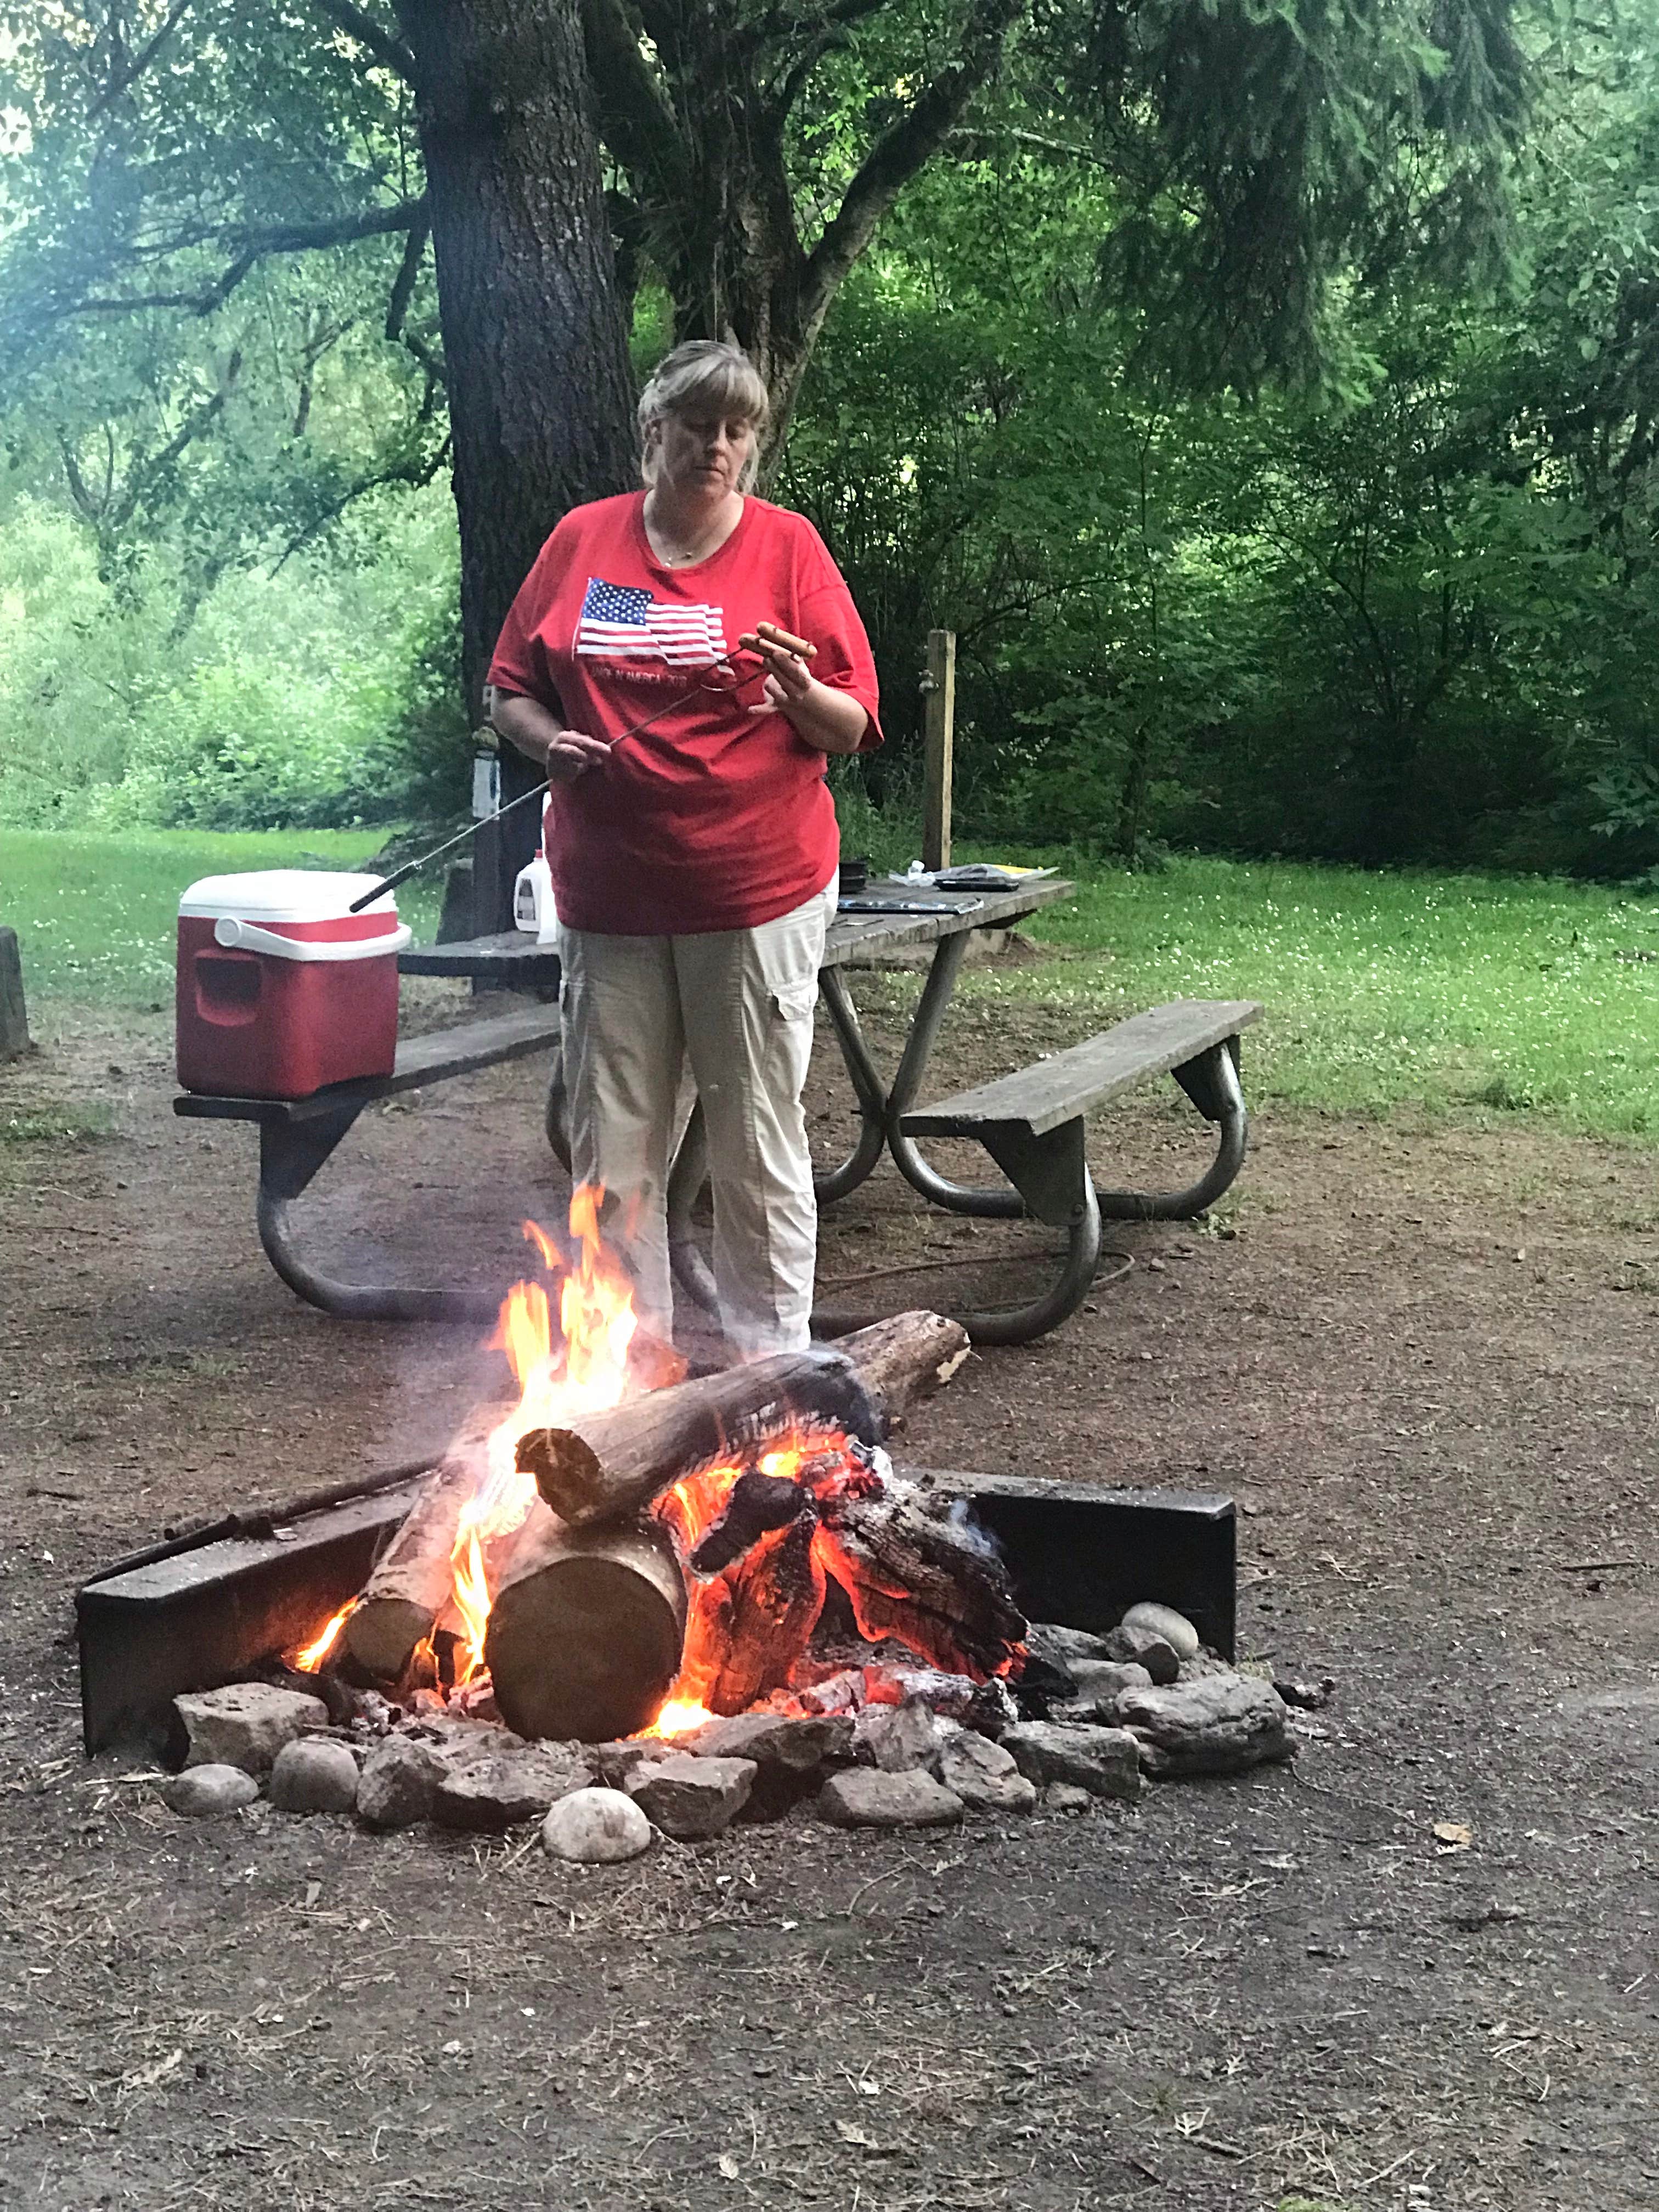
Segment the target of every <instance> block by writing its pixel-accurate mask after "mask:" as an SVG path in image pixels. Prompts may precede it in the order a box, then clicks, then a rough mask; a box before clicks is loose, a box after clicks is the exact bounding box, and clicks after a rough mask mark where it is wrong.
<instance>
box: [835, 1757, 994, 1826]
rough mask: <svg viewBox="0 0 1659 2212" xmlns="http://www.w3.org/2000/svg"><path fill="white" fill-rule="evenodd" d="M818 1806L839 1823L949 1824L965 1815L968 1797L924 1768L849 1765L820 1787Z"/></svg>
mask: <svg viewBox="0 0 1659 2212" xmlns="http://www.w3.org/2000/svg"><path fill="white" fill-rule="evenodd" d="M818 1811H819V1813H820V1814H822V1815H823V1818H824V1819H825V1820H828V1821H829V1822H830V1823H831V1825H832V1826H835V1827H837V1828H945V1827H950V1826H953V1825H954V1824H955V1823H956V1822H957V1821H958V1820H960V1819H961V1818H962V1800H961V1798H960V1797H958V1796H957V1794H956V1792H955V1790H947V1789H946V1788H945V1785H944V1784H943V1783H942V1782H935V1781H934V1779H933V1776H932V1775H931V1774H924V1773H923V1772H922V1771H921V1768H920V1767H915V1768H913V1769H912V1770H911V1771H910V1772H908V1773H907V1774H890V1773H889V1772H888V1771H886V1769H885V1768H884V1767H880V1766H849V1767H848V1768H847V1770H846V1771H845V1772H844V1773H841V1774H832V1775H831V1776H830V1777H829V1780H828V1781H827V1782H826V1783H825V1784H824V1785H823V1789H822V1790H820V1791H819V1792H818Z"/></svg>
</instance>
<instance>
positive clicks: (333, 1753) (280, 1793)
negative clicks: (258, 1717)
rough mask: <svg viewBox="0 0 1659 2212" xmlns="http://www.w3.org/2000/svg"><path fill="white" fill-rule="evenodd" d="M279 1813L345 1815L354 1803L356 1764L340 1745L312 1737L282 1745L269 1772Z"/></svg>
mask: <svg viewBox="0 0 1659 2212" xmlns="http://www.w3.org/2000/svg"><path fill="white" fill-rule="evenodd" d="M270 1802H271V1803H272V1804H273V1805H274V1806H276V1809H277V1811H278V1812H280V1813H349V1811H350V1810H351V1808H352V1807H353V1806H354V1805H355V1804H356V1802H357V1762H356V1759H354V1758H353V1757H352V1755H351V1753H350V1752H349V1751H348V1750H347V1748H346V1747H345V1745H344V1744H343V1743H331V1742H329V1741H327V1740H326V1739H322V1740H319V1739H317V1738H315V1737H313V1738H310V1739H307V1740H306V1741H301V1742H299V1743H285V1744H284V1745H283V1747H282V1749H281V1750H280V1751H279V1752H278V1753H277V1754H276V1765H274V1766H273V1767H272V1768H271V1770H270Z"/></svg>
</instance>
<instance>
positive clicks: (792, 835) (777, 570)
mask: <svg viewBox="0 0 1659 2212" xmlns="http://www.w3.org/2000/svg"><path fill="white" fill-rule="evenodd" d="M644 509H645V495H644V494H643V493H642V492H628V493H624V494H623V495H622V496H621V497H619V498H617V499H601V500H596V501H593V503H592V505H591V506H588V507H574V508H573V509H572V511H571V512H570V513H568V514H567V515H566V516H565V518H564V520H562V522H561V523H560V524H559V526H558V527H557V529H556V530H555V532H553V535H552V536H551V537H550V538H549V539H548V541H547V543H546V544H545V545H544V546H543V548H542V550H541V551H540V553H539V554H538V556H537V559H536V565H535V567H534V568H532V570H531V572H530V574H529V575H528V576H527V577H526V579H525V580H524V583H523V585H522V586H520V591H519V595H518V597H517V599H514V600H513V606H512V610H511V611H510V612H509V614H508V616H507V621H506V623H504V624H503V626H502V629H501V638H500V641H499V642H498V643H497V645H496V647H495V659H494V660H492V661H491V663H490V666H489V681H490V683H491V684H495V685H496V686H497V687H498V688H499V689H500V690H503V691H515V692H519V693H520V694H522V695H523V696H525V697H526V698H530V699H535V700H538V701H539V702H540V703H541V704H542V705H543V706H544V707H545V708H547V709H548V710H549V712H550V714H556V715H558V717H559V718H560V720H562V722H563V724H564V726H565V727H566V728H567V729H571V730H581V731H585V732H586V733H587V734H588V735H589V736H590V737H595V738H606V739H610V740H613V741H614V740H616V739H618V738H621V737H622V733H623V732H624V731H625V730H628V729H630V728H631V727H632V726H633V725H634V724H635V723H636V722H639V721H641V720H644V718H645V717H646V716H647V715H648V714H652V713H653V710H654V709H655V708H658V707H659V706H663V707H669V702H681V703H677V704H674V705H672V706H671V707H670V710H669V711H668V712H667V713H665V714H663V715H662V718H661V720H658V721H653V723H652V725H651V726H650V728H649V729H647V730H641V731H640V732H638V733H637V735H635V736H632V737H629V738H627V740H626V741H625V742H623V743H621V744H617V749H616V750H615V751H614V752H613V753H612V754H611V757H610V758H609V759H608V760H606V761H603V762H601V763H599V766H598V767H596V768H592V769H588V770H587V772H586V774H585V775H580V776H579V777H578V778H577V779H576V781H574V783H568V784H561V785H559V786H557V787H556V789H555V791H554V793H553V799H552V804H551V805H550V809H549V821H548V833H547V856H548V860H549V863H550V866H551V869H552V875H553V892H554V897H555V899H556V902H557V905H558V909H559V919H560V921H562V922H564V923H566V924H567V925H568V927H570V928H572V929H586V930H597V931H600V932H603V933H606V934H609V935H617V936H638V937H659V936H678V935H683V934H684V935H690V934H695V933H700V932H702V931H705V930H715V929H752V928H754V927H757V925H758V924H759V923H761V922H763V921H775V919H776V917H777V916H778V915H781V914H787V913H788V912H789V911H790V910H791V908H794V907H798V906H799V905H801V904H802V903H803V902H805V900H807V899H809V898H811V897H812V896H813V895H814V894H815V893H816V892H817V891H821V890H823V887H824V885H825V884H827V883H828V882H829V878H830V877H831V875H832V874H833V873H834V872H835V869H836V860H837V858H838V855H839V851H840V840H839V836H838V833H837V830H836V810H835V805H834V803H833V801H832V800H831V799H830V797H829V788H828V786H827V785H826V784H825V781H824V775H825V772H826V769H827V768H828V765H829V763H828V760H827V758H826V757H825V755H824V754H823V753H822V752H820V751H819V750H817V747H816V746H814V745H809V744H807V743H806V742H805V739H804V738H800V737H798V736H797V735H796V733H795V731H794V729H793V726H791V724H790V723H789V721H788V720H787V718H786V717H785V716H784V715H782V714H750V713H749V712H748V711H747V710H748V708H749V707H750V705H751V704H753V703H755V702H757V701H759V700H760V698H761V697H762V687H761V684H760V682H759V681H758V679H757V681H756V682H754V683H752V684H749V685H747V686H746V687H745V688H744V690H741V691H738V692H735V693H733V692H730V691H708V690H695V689H694V688H693V687H694V686H695V685H696V680H697V677H698V674H699V672H700V671H708V670H710V669H712V668H713V666H714V663H715V662H716V661H718V660H719V659H720V657H721V655H722V654H724V653H729V652H732V651H734V650H735V649H736V647H737V642H738V636H739V635H740V634H741V633H742V632H743V631H744V630H751V629H754V627H755V625H756V623H760V622H775V623H780V624H781V626H782V627H783V628H784V629H787V630H793V632H794V633H795V635H797V636H799V637H805V638H809V639H810V640H811V642H812V643H813V644H814V645H816V646H817V659H815V660H814V661H813V662H812V664H811V666H812V673H813V675H814V676H816V677H817V678H818V680H819V681H820V683H823V684H834V685H835V686H836V688H837V689H838V690H844V691H848V692H850V693H851V694H852V696H853V697H854V698H855V699H856V700H857V701H858V702H859V703H860V706H862V707H863V708H865V709H866V712H867V713H868V714H869V716H870V726H869V728H868V730H867V731H866V733H865V738H864V747H865V749H868V748H870V747H872V746H874V745H878V744H880V743H881V732H880V729H879V727H878V724H877V720H876V706H877V696H876V671H875V663H874V661H873V660H872V658H871V653H870V641H869V640H868V638H867V637H866V635H865V633H864V625H863V623H861V622H860V620H859V617H858V611H857V609H856V608H855V607H854V605H853V600H852V596H851V594H850V593H849V592H848V589H847V586H846V585H845V583H844V582H843V581H842V576H841V572H840V570H839V569H838V568H836V564H835V562H833V561H832V560H831V559H830V557H829V549H828V548H827V547H826V546H825V544H824V543H823V539H822V538H820V537H819V536H818V533H817V531H816V530H814V529H813V527H812V526H811V523H810V522H808V521H807V520H805V517H804V516H803V515H799V514H792V513H790V512H789V511H788V509H787V508H786V507H773V506H771V505H770V504H769V502H768V501H765V500H761V499H747V500H745V501H744V508H743V515H742V519H741V520H740V521H739V522H738V526H737V528H736V529H735V530H734V531H733V532H732V535H731V536H730V537H729V538H727V539H726V543H725V544H724V545H722V546H721V547H720V550H719V551H718V552H715V553H711V554H710V555H709V556H708V559H707V560H706V561H700V562H697V563H696V566H695V567H692V568H665V567H664V565H663V564H662V562H660V561H659V560H658V558H657V556H656V555H655V554H654V553H653V551H652V550H651V545H650V541H649V539H648V538H647V536H646V532H645V516H644ZM747 665H748V664H746V663H742V662H740V663H739V664H738V666H739V668H743V667H746V666H747ZM688 692H689V693H690V695H691V696H690V697H689V698H688V697H684V694H686V693H688Z"/></svg>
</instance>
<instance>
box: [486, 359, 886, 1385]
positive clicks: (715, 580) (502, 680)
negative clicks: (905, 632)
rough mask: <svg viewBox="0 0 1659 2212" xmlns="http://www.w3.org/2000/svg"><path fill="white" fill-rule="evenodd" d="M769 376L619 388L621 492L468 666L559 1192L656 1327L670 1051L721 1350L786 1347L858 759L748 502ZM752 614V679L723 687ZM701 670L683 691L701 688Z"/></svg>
mask: <svg viewBox="0 0 1659 2212" xmlns="http://www.w3.org/2000/svg"><path fill="white" fill-rule="evenodd" d="M766 412H767V398H766V388H765V386H764V385H763V383H762V381H761V379H760V377H759V376H758V374H757V373H756V370H755V368H754V367H753V365H752V364H751V363H750V361H749V360H748V358H747V357H746V356H744V354H742V353H740V352H738V350H737V349H736V348H735V347H732V346H725V345H718V344H714V343H712V342H708V341H701V340H700V341H697V342H695V343H691V344H689V345H683V346H679V347H677V348H676V349H675V350H674V351H673V352H672V353H671V354H670V355H669V356H668V357H667V359H666V360H665V362H663V363H662V365H661V366H660V368H659V369H658V370H657V373H656V374H655V375H654V376H653V378H652V379H651V381H650V382H649V383H648V384H647V386H646V388H645V391H644V392H643V394H642V395H641V400H640V428H641V436H642V441H643V447H644V458H643V474H644V477H645V485H646V489H645V490H644V491H643V492H642V493H641V492H632V493H627V494H624V495H622V496H621V497H619V498H616V499H603V500H596V501H593V503H592V505H591V506H587V507H576V508H574V509H573V510H572V512H571V513H568V514H567V515H566V516H565V517H564V519H563V520H562V522H561V523H560V524H559V526H558V527H557V528H556V530H555V531H554V532H553V535H552V536H551V537H550V538H549V539H548V541H547V543H546V544H545V545H544V547H543V548H542V550H541V552H540V554H539V556H538V558H537V561H536V565H535V567H534V568H532V570H531V572H530V574H529V575H528V577H527V578H526V580H525V582H524V584H523V586H522V587H521V588H520V592H519V595H518V597H517V599H515V600H514V601H513V607H512V611H510V613H509V614H508V616H507V622H506V623H505V625H504V627H503V629H502V631H501V640H500V642H499V643H498V644H497V646H496V648H495V659H494V660H493V661H492V663H491V665H490V670H489V682H490V684H491V685H492V686H493V687H494V693H495V704H494V708H493V719H494V721H495V727H496V729H497V730H498V731H500V732H501V735H502V736H503V737H505V738H507V739H508V740H509V741H510V742H511V743H512V744H514V745H516V746H517V747H518V748H519V750H520V751H521V752H524V753H526V754H527V755H528V756H529V757H530V758H531V759H532V760H534V761H538V762H544V763H545V764H546V768H547V774H548V781H549V782H550V784H552V785H553V787H554V799H553V804H552V806H551V808H550V822H549V828H548V836H547V853H548V860H549V863H550V867H551V871H552V878H553V892H554V899H555V902H556V906H557V908H558V914H559V926H560V927H559V950H560V954H561V957H562V963H563V970H564V992H563V1006H564V1055H565V1070H564V1073H565V1087H566V1092H567V1095H568V1099H569V1102H570V1114H571V1131H570V1134H571V1151H572V1164H573V1168H574V1173H575V1175H576V1176H577V1177H578V1179H579V1180H580V1181H582V1182H592V1183H595V1184H599V1185H602V1186H603V1187H604V1188H605V1192H606V1194H607V1198H608V1200H609V1203H608V1206H607V1218H608V1220H609V1221H610V1222H611V1225H612V1231H611V1233H612V1234H613V1236H615V1237H617V1240H618V1241H619V1242H620V1243H621V1244H622V1246H623V1250H624V1252H625V1254H626V1255H627V1257H628V1259H629V1263H630V1266H631V1267H632V1270H633V1273H634V1277H635V1297H636V1304H637V1306H638V1308H639V1310H640V1314H641V1319H642V1320H643V1321H644V1322H645V1323H646V1325H647V1327H649V1328H654V1329H656V1330H657V1331H658V1332H659V1334H664V1335H666V1334H668V1332H669V1328H670V1326H671V1290H670V1286H669V1270H668V1248H667V1234H666V1225H665V1218H664V1209H665V1196H666V1188H667V1176H668V1167H669V1147H670V1144H671V1138H672V1133H673V1124H674V1116H675V1103H676V1099H677V1097H678V1091H679V1083H680V1076H681V1071H682V1067H683V1065H684V1061H685V1060H686V1059H687V1058H688V1057H689V1058H690V1063H691V1070H692V1073H693V1075H694V1077H695V1079H696V1085H697V1090H698V1093H699V1095H700V1097H701V1098H702V1107H703V1115H704V1120H705V1122H706V1125H707V1128H708V1149H709V1172H710V1177H711V1181H712V1182H713V1186H714V1277H715V1283H716V1286H717V1288H718V1290H719V1292H720V1316H721V1321H722V1324H723V1326H724V1328H725V1331H726V1337H727V1339H728V1340H729V1343H730V1345H731V1347H732V1350H733V1351H734V1352H737V1353H738V1355H740V1356H744V1357H752V1356H756V1355H758V1354H760V1353H763V1352H776V1351H793V1350H796V1349H799V1347H800V1346H804V1345H805V1343H806V1341H807V1317H808V1315H809V1313H810V1311H811V1300H812V1273H813V1266H814V1261H815V1258H816V1250H817V1208H816V1206H815V1203H814V1200H813V1196H812V1174H811V1158H810V1155H809V1152H808V1150H807V1144H806V1129H805V1118H804V1116H803V1115H802V1112H801V1103H800V1100H801V1091H802V1089H803V1087H804V1085H805V1079H806V1069H807V1062H808V1059H809V1057H810V1054H811V1032H812V1009H813V1006H814V1003H815V1000H816V998H817V969H818V965H819V961H820V957H821V956H822V953H823V934H824V931H825V929H826V928H827V927H828V925H829V921H830V920H831V918H832V917H833V915H834V913H835V900H836V866H837V863H838V860H839V840H838V836H837V832H836V813H835V807H834V805H833V803H832V802H831V799H830V797H829V788H828V786H827V784H826V782H825V773H826V770H827V768H828V765H829V755H830V754H832V753H853V752H858V751H860V750H866V749H867V748H869V747H872V746H874V745H877V744H880V742H881V732H880V728H879V726H878V722H877V719H876V715H877V703H878V702H877V692H876V674H875V665H874V663H873V661H872V658H871V653H870V646H869V641H868V639H867V638H866V635H865V632H864V626H863V624H862V623H860V620H859V617H858V611H857V610H856V608H855V607H854V605H853V601H852V598H851V595H850V594H849V592H848V589H847V586H846V584H845V583H844V582H843V580H842V576H841V574H840V572H839V571H838V569H837V568H836V564H835V562H833V561H832V560H831V559H830V557H829V551H828V550H827V548H826V547H825V545H824V544H823V539H822V538H820V537H819V536H818V534H817V531H815V530H814V529H813V527H812V526H811V523H809V522H808V521H806V520H805V518H804V517H803V516H800V515H798V514H792V513H789V512H788V510H787V508H784V507H774V506H772V505H770V504H769V502H768V501H764V500H759V499H756V498H755V497H753V496H752V495H750V492H749V490H748V487H749V485H750V483H752V482H753V479H754V474H755V469H756V465H757V451H758V441H759V435H760V432H761V430H762V428H763V426H764V424H765V421H766ZM762 623H769V624H771V625H773V626H775V627H776V628H778V629H783V630H785V631H787V632H790V633H792V634H793V635H795V636H796V637H798V638H800V639H803V640H805V641H807V642H808V643H810V644H811V646H812V647H814V648H815V650H814V652H813V653H812V656H811V659H810V660H809V659H806V658H805V657H804V656H802V655H799V654H797V653H793V652H791V651H788V650H787V649H786V648H784V647H781V646H779V645H776V644H773V643H769V642H768V641H766V640H765V639H761V640H760V641H759V642H758V644H757V647H756V653H757V656H758V658H757V660H740V661H739V662H738V671H739V672H741V671H742V669H743V668H744V667H745V666H753V667H754V668H755V669H756V674H755V676H754V678H752V680H751V681H750V682H749V683H747V684H744V686H743V687H742V688H741V689H739V690H722V689H720V688H719V686H720V684H721V683H722V682H723V681H724V680H725V679H724V678H722V677H721V676H720V674H719V673H718V671H719V670H720V667H721V666H722V665H723V664H725V663H726V659H727V656H728V655H729V654H731V653H732V652H733V651H734V649H735V648H736V647H738V641H739V639H740V638H745V637H747V636H749V635H751V634H753V633H754V632H756V630H757V628H758V626H759V625H760V624H762ZM699 678H702V679H703V681H702V684H699Z"/></svg>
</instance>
